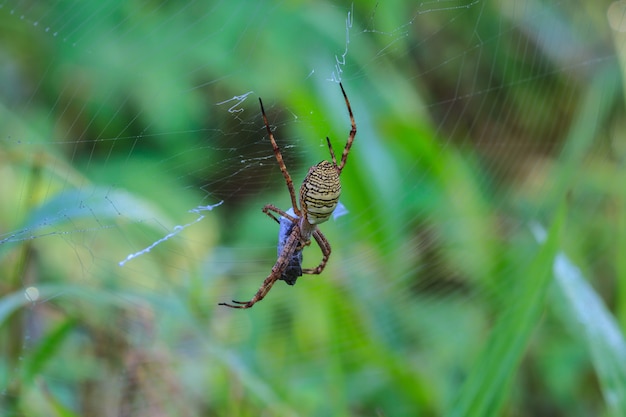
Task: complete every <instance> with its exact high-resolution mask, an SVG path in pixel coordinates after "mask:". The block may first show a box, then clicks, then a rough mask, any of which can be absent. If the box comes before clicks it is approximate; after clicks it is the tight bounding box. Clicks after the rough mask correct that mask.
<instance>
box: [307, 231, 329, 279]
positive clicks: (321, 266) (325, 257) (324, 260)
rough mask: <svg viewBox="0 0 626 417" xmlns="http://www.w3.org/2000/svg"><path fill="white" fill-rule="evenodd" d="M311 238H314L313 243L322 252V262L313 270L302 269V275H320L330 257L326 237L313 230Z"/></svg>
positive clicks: (320, 232)
mask: <svg viewBox="0 0 626 417" xmlns="http://www.w3.org/2000/svg"><path fill="white" fill-rule="evenodd" d="M313 237H314V238H315V241H316V242H317V244H318V245H319V247H320V249H321V250H322V261H321V262H320V264H319V265H318V266H316V267H315V268H305V269H303V270H302V273H303V274H311V275H318V274H321V273H322V271H323V270H324V268H326V263H327V262H328V258H329V257H330V252H331V250H330V243H328V240H327V239H326V236H324V234H323V233H322V231H321V230H319V229H315V231H313Z"/></svg>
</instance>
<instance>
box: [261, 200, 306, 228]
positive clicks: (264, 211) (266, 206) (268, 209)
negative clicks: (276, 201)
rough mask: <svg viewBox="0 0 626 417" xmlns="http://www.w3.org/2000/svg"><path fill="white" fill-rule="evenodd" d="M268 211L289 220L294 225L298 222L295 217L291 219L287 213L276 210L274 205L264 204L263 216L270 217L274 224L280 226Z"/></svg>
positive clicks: (278, 221)
mask: <svg viewBox="0 0 626 417" xmlns="http://www.w3.org/2000/svg"><path fill="white" fill-rule="evenodd" d="M270 211H273V212H274V213H276V214H280V215H281V216H283V217H286V218H288V219H289V220H291V221H292V222H293V223H295V222H297V221H298V220H297V219H296V218H295V217H293V216H291V215H289V214H287V212H285V211H284V210H281V209H279V208H278V207H276V206H275V205H273V204H266V205H265V207H263V213H265V214H267V215H268V216H270V217H271V218H272V219H274V220H275V221H276V223H278V224H280V220H278V219H277V218H276V216H274V215H273V214H272V213H270ZM294 212H295V210H294Z"/></svg>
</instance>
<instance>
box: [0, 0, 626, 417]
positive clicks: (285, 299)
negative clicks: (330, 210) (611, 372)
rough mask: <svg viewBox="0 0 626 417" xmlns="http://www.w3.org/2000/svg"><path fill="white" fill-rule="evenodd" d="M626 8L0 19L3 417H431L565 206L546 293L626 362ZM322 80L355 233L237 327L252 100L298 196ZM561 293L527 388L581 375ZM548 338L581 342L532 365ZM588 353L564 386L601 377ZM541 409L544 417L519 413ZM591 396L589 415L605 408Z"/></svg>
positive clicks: (57, 9)
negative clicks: (624, 297)
mask: <svg viewBox="0 0 626 417" xmlns="http://www.w3.org/2000/svg"><path fill="white" fill-rule="evenodd" d="M624 10H626V7H624V5H623V3H622V2H613V3H599V4H596V3H595V2H594V3H591V2H590V3H589V4H586V3H584V2H575V1H562V2H556V3H555V2H542V1H530V0H511V1H504V0H502V1H493V2H485V1H482V0H473V1H472V0H462V1H454V0H450V1H431V2H422V3H419V4H414V3H412V2H387V3H382V2H381V3H373V2H354V3H349V2H323V3H320V2H316V3H311V4H300V5H299V6H298V7H296V6H293V5H289V4H286V3H274V2H264V1H263V2H251V1H236V2H228V3H221V2H215V3H213V4H211V3H210V2H176V1H174V2H147V1H145V2H140V1H139V2H130V3H122V2H114V1H103V2H76V1H71V0H70V1H57V2H53V3H50V4H39V3H37V2H10V1H5V2H1V3H0V21H1V22H2V24H1V25H0V74H2V76H1V77H0V98H1V100H2V101H1V108H0V112H1V113H0V158H1V160H2V164H1V165H0V169H1V170H2V174H1V176H0V186H1V187H2V189H1V191H2V192H1V194H0V195H2V196H3V198H2V199H1V202H0V265H1V268H2V269H1V271H2V272H3V276H4V279H2V282H3V283H2V284H1V285H2V286H1V287H0V288H2V291H1V292H0V297H1V298H0V324H2V327H1V328H0V329H2V330H1V331H3V339H4V342H2V343H0V345H1V346H2V349H3V356H4V357H5V359H3V360H2V362H1V365H0V383H1V387H2V388H1V391H0V392H1V394H0V409H5V410H10V412H11V413H13V414H9V415H45V414H47V413H48V411H49V410H50V409H52V408H55V409H56V410H63V411H65V412H74V413H76V415H91V416H99V415H105V414H106V413H107V412H108V413H113V414H117V415H134V416H141V415H169V414H176V415H201V414H202V413H205V414H217V415H233V414H234V415H258V414H260V413H259V412H258V411H259V410H264V411H265V413H266V414H271V415H329V414H332V415H342V414H345V415H373V414H375V413H378V415H408V414H414V413H415V412H416V411H421V412H422V413H430V414H433V415H438V414H442V413H443V414H445V413H447V412H450V411H451V410H453V409H455V408H454V404H460V403H462V401H461V400H458V401H457V400H455V398H456V397H457V392H458V391H459V390H460V388H459V387H460V386H462V382H463V381H465V380H471V378H469V377H468V375H469V374H471V372H470V369H472V366H473V365H474V364H476V363H480V355H481V352H482V350H483V348H484V346H485V339H487V338H488V337H489V335H490V334H492V333H491V329H494V328H495V329H496V330H494V333H497V329H498V328H499V327H498V326H497V325H494V323H497V322H498V320H499V318H500V317H507V316H511V317H515V314H516V311H517V310H516V309H517V308H518V307H517V304H516V303H517V301H516V300H518V298H519V297H522V295H520V294H523V291H519V288H520V285H522V286H523V284H520V282H523V281H525V280H529V279H530V278H529V277H530V275H531V274H530V273H529V271H530V270H529V269H527V266H528V265H529V264H532V263H533V262H534V261H535V260H536V259H538V258H539V257H538V256H537V251H538V250H539V249H538V248H540V247H541V245H542V244H544V242H551V239H550V235H549V233H550V232H549V230H552V229H551V226H552V224H553V223H558V222H556V221H555V217H557V214H556V213H558V212H559V211H558V209H557V208H558V207H560V206H561V205H563V204H565V205H567V206H568V207H569V213H568V215H567V216H568V218H569V219H570V221H569V222H568V223H567V225H568V227H567V228H566V229H567V233H566V232H563V234H564V235H565V236H564V237H563V239H562V242H561V244H562V246H560V247H559V257H558V258H556V259H558V260H559V262H560V264H559V265H561V266H562V265H567V267H563V266H562V267H561V269H560V270H559V271H570V273H569V274H568V273H565V274H564V275H565V276H566V277H568V278H569V279H579V280H580V279H589V280H590V281H591V282H592V284H593V286H594V287H596V288H598V290H597V291H598V294H599V296H597V295H598V294H596V293H595V292H594V291H596V290H594V289H593V288H592V287H589V288H586V287H585V288H583V289H581V290H580V293H584V292H585V291H589V292H592V293H593V294H594V295H596V297H593V298H591V299H592V300H593V301H592V303H593V306H594V308H593V311H594V312H595V313H594V314H596V315H597V316H602V317H603V320H604V319H606V320H607V321H606V322H605V321H603V322H602V323H603V325H602V328H603V329H605V330H606V332H608V334H610V335H611V336H610V337H615V338H616V339H615V340H617V342H616V343H615V344H614V346H615V345H617V346H621V345H622V344H623V341H622V338H621V334H620V333H619V331H618V330H617V328H614V327H615V323H614V321H612V317H613V316H612V315H611V314H613V313H615V314H617V318H618V319H619V318H620V317H621V316H620V312H621V311H622V310H621V309H622V308H623V304H622V303H623V302H622V301H621V298H619V297H618V298H615V299H612V298H611V294H613V293H614V292H616V291H618V290H619V288H618V287H619V285H618V283H616V282H617V280H616V277H619V274H618V272H620V271H621V269H623V268H621V269H620V265H621V264H623V262H621V263H620V261H616V259H618V258H619V253H620V252H619V249H620V246H619V242H620V240H619V238H618V237H615V235H614V234H612V232H615V228H614V227H613V225H615V224H620V225H621V223H620V221H623V220H624V219H623V215H621V214H620V213H621V212H622V211H623V205H621V204H622V203H621V202H622V201H623V200H622V199H621V198H622V196H623V195H624V194H623V191H622V190H621V189H619V187H618V186H617V183H618V182H619V181H620V180H621V179H622V178H624V177H623V175H622V171H621V170H620V168H621V162H622V160H623V157H622V152H623V149H624V146H623V144H622V142H623V139H622V137H623V129H624V114H623V106H622V100H621V99H622V90H621V89H622V86H621V83H620V81H621V69H620V68H621V64H622V63H623V61H622V56H623V51H624V49H623V45H624V43H623V40H624V39H623V30H624V23H623V11H624ZM338 81H342V83H343V85H344V87H345V89H346V92H347V94H348V97H349V99H350V102H351V104H352V109H353V112H354V117H355V120H356V123H357V127H358V133H357V136H356V139H355V142H354V145H353V147H352V150H351V152H350V155H349V157H348V162H347V164H346V167H345V169H344V171H343V173H342V176H341V179H342V186H343V193H342V200H341V201H342V203H343V204H344V205H345V207H346V208H347V210H348V213H347V215H345V216H341V217H339V218H337V219H335V220H331V221H329V222H327V223H325V224H323V225H321V226H320V228H321V230H322V231H323V232H324V234H325V235H326V237H327V238H328V240H329V242H330V244H331V245H332V248H333V253H332V255H331V258H330V261H329V264H328V266H327V268H326V270H325V271H324V272H323V273H322V274H321V275H320V276H313V277H306V276H305V277H302V278H300V279H299V280H298V282H297V285H295V286H293V287H291V286H287V285H284V283H282V282H278V283H277V284H276V285H275V286H274V288H273V289H272V291H271V292H270V293H269V294H268V296H267V297H266V299H265V300H264V301H262V302H261V303H259V304H258V305H256V306H255V307H254V308H253V309H251V310H248V311H245V312H242V311H234V310H229V309H223V308H219V307H218V306H217V303H218V302H223V301H229V300H230V299H233V298H234V299H237V300H245V299H249V297H251V296H252V295H253V294H254V293H255V291H256V290H257V289H258V287H259V285H260V284H261V282H262V280H263V279H264V278H265V277H266V276H267V275H268V274H269V272H270V269H271V267H272V265H273V264H274V262H275V261H276V244H277V239H278V236H277V234H278V226H277V225H276V224H275V222H273V221H271V220H270V219H268V218H267V216H265V215H263V214H262V213H261V208H262V207H263V206H264V205H265V204H267V203H272V204H275V205H276V206H278V207H281V208H283V209H285V210H286V209H288V208H289V205H290V199H289V195H288V193H287V189H286V186H285V184H284V180H283V177H282V175H281V173H280V170H279V169H278V166H277V163H276V160H275V157H274V154H273V152H272V148H271V146H270V144H269V141H268V139H267V137H266V134H265V133H266V132H265V127H264V125H263V122H262V119H261V116H260V110H259V104H258V98H259V97H262V98H263V102H264V104H265V108H266V112H267V115H268V118H269V121H270V124H271V125H272V128H273V129H274V133H275V135H276V139H277V141H278V143H279V145H280V147H281V149H282V152H283V157H284V159H285V163H286V166H287V167H288V169H289V171H290V173H291V176H292V178H293V180H294V185H295V186H296V187H298V186H299V184H300V183H301V180H302V178H303V177H304V174H305V173H306V171H307V169H308V167H310V166H311V165H313V164H315V163H317V162H319V161H320V160H322V159H326V158H328V150H327V147H326V140H325V137H326V136H329V137H330V139H331V141H332V143H333V146H334V149H335V152H337V153H340V152H341V151H340V150H341V149H342V148H343V146H344V145H345V141H346V139H347V137H348V132H349V130H350V121H349V118H348V114H347V111H346V109H345V103H344V101H343V97H342V95H341V91H340V89H339V86H338ZM622 188H623V187H622ZM620 208H621V209H622V210H620ZM598 218H600V219H598ZM572 223H574V224H572ZM619 227H620V228H621V227H622V226H619ZM620 230H621V229H620ZM555 233H556V232H555ZM546 236H547V237H546ZM620 236H621V235H620ZM622 240H623V239H622ZM545 245H548V246H549V243H545ZM314 246H315V245H311V247H308V248H306V249H305V251H304V266H305V267H312V266H315V265H317V264H318V262H319V259H320V257H321V253H320V251H319V249H318V248H316V247H314ZM533 271H534V270H533ZM571 271H575V272H571ZM557 272H558V271H557ZM563 282H570V284H568V286H570V287H571V286H573V285H574V284H571V281H567V280H566V279H563V278H561V279H560V280H558V281H557V286H556V287H557V290H551V291H554V292H556V294H557V295H552V296H553V297H555V298H548V299H549V300H560V305H561V307H555V308H553V309H551V310H549V311H548V313H547V316H548V317H547V318H546V319H545V320H546V323H547V324H544V326H543V327H539V328H540V329H542V330H538V331H537V332H538V333H540V335H539V336H537V337H538V338H539V339H538V340H540V341H541V342H544V341H545V340H547V342H546V344H545V345H544V344H542V343H541V342H537V344H538V345H540V346H542V347H545V346H548V347H547V348H546V349H548V351H547V353H536V352H535V354H536V356H533V352H534V351H532V349H531V353H529V356H528V357H531V358H535V359H536V360H537V361H538V362H540V363H541V361H548V360H549V358H550V355H551V354H553V355H558V354H572V355H574V356H575V354H577V353H579V350H580V346H581V344H575V343H571V344H565V343H563V344H559V343H560V342H561V341H563V340H567V341H568V342H571V340H572V339H573V338H574V337H573V336H572V335H571V334H572V333H573V332H576V329H575V327H572V326H574V324H572V323H574V322H576V321H577V320H576V319H578V320H579V321H583V319H582V318H581V316H580V315H582V314H584V308H582V307H581V305H580V304H578V302H579V299H578V300H577V299H576V298H575V297H576V295H572V293H571V292H565V291H563V292H562V293H561V292H559V291H558V283H563ZM577 282H578V281H577ZM537 285H543V284H537ZM562 285H563V286H566V285H565V284H562ZM576 286H580V283H579V282H578V283H577V284H576ZM541 288H543V289H544V290H545V288H546V286H544V287H541ZM550 288H552V287H550ZM544 292H545V291H538V292H537V293H533V294H534V295H536V294H543V293H544ZM580 293H579V294H580ZM547 297H551V295H548V296H547ZM558 297H562V298H558ZM539 298H540V297H539ZM520 300H521V298H520ZM568 300H569V301H568ZM523 301H524V300H522V301H519V303H520V304H521V303H523ZM605 302H607V303H608V305H609V306H610V307H612V308H613V311H612V312H609V311H608V310H607V309H606V307H605V306H604V303H605ZM548 304H549V303H548ZM542 306H543V304H542ZM623 311H626V310H623ZM529 317H534V316H529ZM563 317H574V318H575V319H574V320H569V321H566V323H568V324H567V326H564V327H566V329H563V328H558V330H554V332H555V333H558V334H557V335H556V336H554V335H553V337H554V338H553V339H550V338H548V339H542V338H541V334H542V333H543V332H545V333H549V332H550V331H552V327H550V326H557V324H555V323H562V322H560V321H559V320H564V319H563ZM529 320H530V319H529ZM536 320H537V321H538V319H536ZM606 323H608V324H606ZM568 326H570V327H571V328H567V327H568ZM568 331H569V332H570V333H568ZM592 335H593V338H598V337H597V335H595V333H590V336H589V337H590V338H592ZM528 337H530V336H528ZM559 337H560V339H559ZM607 337H609V336H607ZM555 340H556V342H555ZM551 342H554V344H550V343H551ZM557 342H559V343H557ZM524 346H526V344H524ZM554 346H557V347H554ZM563 346H565V347H563ZM571 346H574V347H571ZM559 349H561V350H559ZM568 349H569V350H568ZM577 349H579V350H577ZM620 349H621V348H620ZM537 351H540V349H537ZM590 351H591V352H592V353H591V354H590V355H589V358H588V359H587V360H581V359H580V358H578V359H579V360H578V361H577V362H576V365H575V366H572V368H573V369H575V370H574V371H572V373H575V374H576V376H577V377H579V376H580V375H583V374H584V372H585V370H586V371H589V369H590V368H591V367H592V365H591V364H590V362H593V363H595V364H596V369H598V368H600V369H602V366H603V365H602V363H601V364H600V365H597V361H598V358H599V357H602V356H603V354H602V352H603V350H602V349H600V350H593V349H590ZM618 351H619V350H618ZM520 355H521V353H520ZM604 356H606V355H604ZM520 358H521V356H520ZM519 360H521V359H519ZM68 363H71V365H67V364H68ZM559 363H564V362H563V361H561V362H559ZM563 366H565V365H563ZM555 369H556V370H555ZM560 370H562V369H560V368H556V367H555V368H550V369H549V370H542V371H541V372H545V374H541V375H540V376H537V375H535V374H534V373H533V372H532V371H529V372H527V373H524V372H522V377H520V378H521V379H524V377H526V378H528V379H532V378H538V379H540V380H541V381H544V382H542V384H540V386H539V387H532V388H527V389H526V390H524V389H523V388H520V386H523V385H524V384H523V383H519V384H518V383H515V384H513V385H514V386H515V389H514V390H513V391H514V393H515V394H514V395H513V399H510V403H507V404H509V405H508V406H507V407H508V408H507V410H508V412H510V413H514V412H515V411H518V412H520V413H521V412H525V413H529V414H533V415H538V414H539V413H540V411H541V410H543V409H542V406H545V407H547V408H548V409H549V410H553V409H554V410H559V411H560V412H563V413H565V414H567V411H564V410H568V408H567V407H568V401H566V400H563V398H562V397H559V395H558V393H559V389H560V388H558V387H556V386H557V384H556V383H554V384H553V385H550V383H551V381H552V380H551V379H550V378H557V377H556V376H554V375H552V374H549V372H552V371H553V372H555V373H557V372H558V371H560ZM537 372H539V371H537ZM94 375H97V377H96V376H94ZM511 378H513V377H511ZM493 379H494V380H496V378H493ZM574 379H575V378H574ZM599 379H600V380H602V374H601V375H600V377H599ZM426 381H428V382H426ZM509 381H510V380H509ZM515 381H518V382H519V380H515ZM545 381H547V382H545ZM601 382H602V381H601ZM575 383H579V384H580V385H577V387H579V388H580V386H584V382H581V381H579V380H577V379H575V382H572V385H574V384H575ZM398 385H402V388H401V389H391V387H396V388H397V387H398ZM505 385H506V384H505ZM601 385H602V384H601ZM569 388H571V387H569ZM541 389H543V390H545V391H547V392H551V393H554V397H551V399H550V400H549V401H547V402H548V403H549V404H548V405H545V404H539V403H538V402H537V403H535V402H525V400H528V398H527V397H526V396H528V397H532V396H533V393H536V392H537V391H541ZM94 392H98V394H97V395H96V394H94ZM207 392H209V393H210V394H211V395H209V396H206V395H205V394H206V393H207ZM335 392H341V393H345V394H336V395H334V394H333V395H331V393H335ZM594 392H595V390H594ZM171 393H175V394H176V395H174V396H171V395H167V394H171ZM164 394H165V395H164ZM602 394H603V396H602V395H599V394H588V395H585V396H584V398H582V399H581V401H582V402H583V403H584V404H585V406H586V407H589V408H591V409H597V408H598V407H602V404H604V401H605V402H606V403H607V404H608V407H609V409H611V407H619V405H620V404H622V403H621V402H620V401H619V399H618V400H614V401H613V402H611V401H609V400H608V399H609V398H613V397H611V395H609V394H611V393H609V392H604V391H603V392H602ZM616 396H617V397H619V395H616ZM170 397H174V398H172V400H171V403H168V402H167V401H164V399H165V398H170ZM103 399H104V401H103ZM102 404H112V405H111V406H110V407H112V408H111V409H109V410H108V411H107V408H106V406H103V405H102ZM320 404H324V405H323V406H320ZM238 407H240V408H238ZM550 407H552V408H550ZM614 409H615V408H613V410H614ZM618 409H619V408H618ZM46 410H48V411H46ZM69 410H73V411H69ZM111 410H113V411H111ZM520 410H522V411H520ZM59 413H60V411H59ZM68 415H72V414H68ZM107 415H109V414H107Z"/></svg>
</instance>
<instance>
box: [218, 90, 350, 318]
mask: <svg viewBox="0 0 626 417" xmlns="http://www.w3.org/2000/svg"><path fill="white" fill-rule="evenodd" d="M339 86H340V87H341V92H342V94H343V98H344V99H345V101H346V107H347V108H348V114H349V115H350V124H351V129H350V135H349V136H348V141H347V143H346V146H345V147H344V149H343V154H342V155H341V161H340V163H337V159H336V158H335V152H334V151H333V147H332V145H331V143H330V139H329V138H328V137H326V143H327V144H328V150H329V151H330V156H331V159H332V162H330V161H322V162H320V163H319V164H317V165H314V166H312V167H311V168H310V169H309V172H308V173H307V175H306V177H305V178H304V181H303V182H302V186H301V187H300V205H301V207H300V208H298V204H297V202H296V193H295V190H294V188H293V181H292V180H291V176H290V175H289V172H288V171H287V167H286V166H285V162H284V161H283V156H282V154H281V153H280V149H279V148H278V145H277V144H276V140H274V134H273V133H272V129H270V125H269V123H268V121H267V116H266V115H265V109H264V108H263V101H261V99H260V98H259V103H260V105H261V114H262V115H263V122H264V123H265V128H266V130H267V134H268V136H269V137H270V142H271V143H272V148H273V149H274V155H275V156H276V160H277V161H278V166H279V167H280V171H281V172H282V173H283V177H284V178H285V182H286V183H287V188H288V189H289V196H290V197H291V204H292V207H293V212H294V215H291V214H288V213H286V212H285V211H283V210H281V209H279V208H278V207H276V206H274V205H272V204H268V205H266V206H265V207H263V212H264V213H265V214H267V215H268V216H270V217H271V218H272V219H274V220H276V222H278V223H279V224H280V225H281V233H282V227H287V228H288V229H287V231H285V232H284V234H279V235H280V236H279V252H280V253H279V255H278V259H277V261H276V263H275V264H274V266H273V267H272V272H271V273H270V275H269V276H268V277H267V278H265V280H264V281H263V284H262V285H261V288H259V290H258V291H257V293H256V294H255V295H254V297H252V299H251V300H250V301H235V300H233V303H234V304H228V303H219V304H220V305H223V306H227V307H232V308H250V307H252V306H253V305H254V304H255V303H256V302H258V301H261V300H262V299H263V297H265V295H266V294H267V293H268V292H269V290H270V289H271V288H272V285H274V283H275V282H276V280H278V279H281V280H284V281H286V282H287V283H288V284H290V285H293V284H294V283H295V280H296V279H297V278H298V276H300V275H302V274H319V273H321V272H322V271H323V270H324V268H325V267H326V263H327V262H328V258H329V256H330V252H331V250H330V243H328V240H326V237H325V236H324V235H323V234H322V232H321V231H320V230H319V229H318V227H317V225H318V224H320V223H324V222H325V221H326V220H328V219H329V218H330V216H331V215H332V214H333V211H334V210H335V208H336V207H337V203H338V202H339V195H340V194H341V183H340V182H339V176H340V175H341V171H342V170H343V167H344V166H345V164H346V159H347V158H348V154H349V153H350V147H351V146H352V142H353V141H354V137H355V136H356V123H355V122H354V116H353V115H352V109H351V108H350V101H349V100H348V96H347V95H346V92H345V90H344V89H343V85H341V83H339ZM271 212H274V213H276V214H278V215H280V216H282V217H283V218H285V219H288V221H290V222H291V225H286V226H284V225H283V223H281V221H280V220H278V218H276V216H275V215H273V214H272V213H271ZM311 236H312V237H313V238H314V239H315V241H316V242H317V244H318V245H319V247H320V249H321V250H322V261H321V262H320V264H319V265H318V266H317V267H315V268H305V269H302V250H303V249H304V247H305V246H307V245H309V244H310V243H311ZM281 247H282V249H281Z"/></svg>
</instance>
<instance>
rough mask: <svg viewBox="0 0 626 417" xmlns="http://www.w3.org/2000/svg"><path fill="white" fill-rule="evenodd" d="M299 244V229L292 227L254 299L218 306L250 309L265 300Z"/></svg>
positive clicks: (234, 301)
mask: <svg viewBox="0 0 626 417" xmlns="http://www.w3.org/2000/svg"><path fill="white" fill-rule="evenodd" d="M299 243H300V228H299V227H294V228H293V231H292V232H291V234H290V235H289V239H287V242H286V243H285V247H284V249H283V252H282V253H281V254H280V256H279V257H278V260H277V261H276V263H275V264H274V266H273V267H272V272H270V274H269V276H268V277H267V278H265V280H264V281H263V284H261V287H260V288H259V290H258V291H257V292H256V294H255V295H254V297H252V299H250V301H236V300H232V302H233V303H234V304H228V303H219V304H218V305H221V306H226V307H230V308H250V307H252V306H253V305H254V304H255V303H257V302H259V301H261V300H262V299H263V298H265V296H266V295H267V293H268V292H269V291H270V290H271V289H272V286H273V285H274V283H275V282H276V280H278V278H280V276H281V275H282V274H283V272H285V269H286V268H287V266H288V265H289V261H290V260H291V257H292V255H293V253H294V252H295V251H296V248H297V247H298V244H299Z"/></svg>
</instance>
